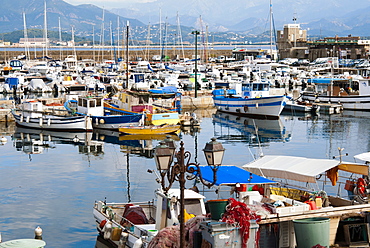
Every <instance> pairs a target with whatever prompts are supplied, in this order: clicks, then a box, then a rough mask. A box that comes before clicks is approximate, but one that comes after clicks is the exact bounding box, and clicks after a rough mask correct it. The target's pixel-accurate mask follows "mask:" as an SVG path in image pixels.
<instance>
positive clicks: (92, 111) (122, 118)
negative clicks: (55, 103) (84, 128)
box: [64, 96, 143, 131]
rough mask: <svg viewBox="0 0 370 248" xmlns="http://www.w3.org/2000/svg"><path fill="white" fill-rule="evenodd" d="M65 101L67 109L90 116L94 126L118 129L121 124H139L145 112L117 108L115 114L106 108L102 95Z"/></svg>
mask: <svg viewBox="0 0 370 248" xmlns="http://www.w3.org/2000/svg"><path fill="white" fill-rule="evenodd" d="M77 98H78V99H77V100H75V99H72V100H68V101H66V102H65V104H64V106H65V108H66V109H67V110H69V111H70V112H72V113H75V114H77V115H80V116H89V117H90V118H91V119H92V126H93V128H99V129H109V130H115V131H118V128H119V127H121V126H127V125H138V124H139V121H140V120H141V119H142V117H143V114H139V113H131V112H126V111H123V110H119V111H118V110H116V112H115V114H112V113H111V112H110V111H105V110H104V104H103V101H104V99H103V97H102V96H77Z"/></svg>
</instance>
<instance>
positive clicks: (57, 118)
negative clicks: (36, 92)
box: [12, 101, 92, 131]
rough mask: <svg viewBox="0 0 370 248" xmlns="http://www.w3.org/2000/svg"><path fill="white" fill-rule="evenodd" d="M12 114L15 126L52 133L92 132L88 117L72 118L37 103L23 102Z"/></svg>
mask: <svg viewBox="0 0 370 248" xmlns="http://www.w3.org/2000/svg"><path fill="white" fill-rule="evenodd" d="M12 114H13V116H14V119H15V123H16V125H17V126H22V127H27V128H38V129H45V130H54V131H63V130H64V131H92V121H91V118H90V117H89V116H74V115H70V114H68V113H67V111H65V110H64V111H63V110H61V109H57V108H49V109H48V108H46V106H44V105H43V104H42V103H41V102H39V101H27V102H23V103H22V104H21V105H20V106H19V108H17V109H13V110H12Z"/></svg>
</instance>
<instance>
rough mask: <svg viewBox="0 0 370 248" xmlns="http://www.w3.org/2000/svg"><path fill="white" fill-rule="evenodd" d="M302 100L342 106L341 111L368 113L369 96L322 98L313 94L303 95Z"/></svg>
mask: <svg viewBox="0 0 370 248" xmlns="http://www.w3.org/2000/svg"><path fill="white" fill-rule="evenodd" d="M302 100H304V101H305V100H307V101H310V102H314V101H317V100H319V101H320V103H337V104H341V105H342V106H343V109H348V110H362V111H370V95H362V96H361V95H358V96H357V95H356V96H353V95H352V96H323V95H316V94H313V93H303V94H302Z"/></svg>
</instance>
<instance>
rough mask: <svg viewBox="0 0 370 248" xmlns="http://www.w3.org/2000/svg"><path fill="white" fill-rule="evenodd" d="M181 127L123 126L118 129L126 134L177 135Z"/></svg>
mask: <svg viewBox="0 0 370 248" xmlns="http://www.w3.org/2000/svg"><path fill="white" fill-rule="evenodd" d="M180 127H181V126H180V125H163V126H123V127H120V128H118V131H119V132H120V133H125V134H166V133H176V132H178V131H179V130H180Z"/></svg>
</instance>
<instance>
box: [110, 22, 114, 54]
mask: <svg viewBox="0 0 370 248" xmlns="http://www.w3.org/2000/svg"><path fill="white" fill-rule="evenodd" d="M109 32H110V34H111V35H110V57H111V58H113V30H112V22H111V21H110V22H109Z"/></svg>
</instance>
